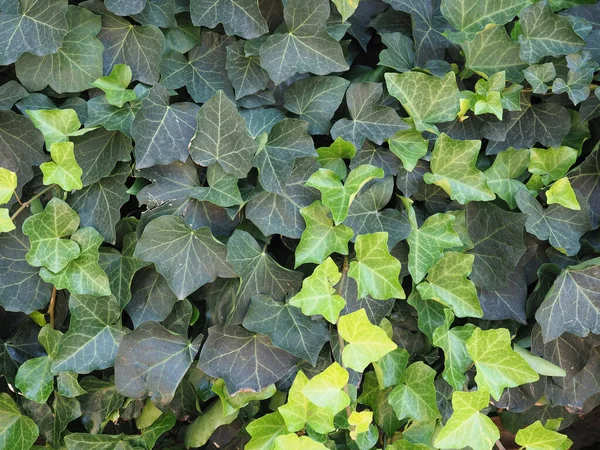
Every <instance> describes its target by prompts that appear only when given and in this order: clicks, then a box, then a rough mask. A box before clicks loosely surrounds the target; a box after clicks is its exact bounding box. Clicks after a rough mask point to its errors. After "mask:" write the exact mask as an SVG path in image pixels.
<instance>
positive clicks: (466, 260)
mask: <svg viewBox="0 0 600 450" xmlns="http://www.w3.org/2000/svg"><path fill="white" fill-rule="evenodd" d="M474 259H475V257H474V256H473V255H465V254H464V253H457V252H446V253H445V254H444V257H443V258H442V259H440V260H439V261H438V262H437V263H435V265H434V266H433V267H432V268H431V269H429V273H428V275H427V281H425V282H423V283H421V284H419V285H418V286H417V289H418V290H419V293H420V294H421V295H422V296H423V298H424V299H433V300H436V301H439V302H442V303H443V304H444V305H448V306H449V307H451V308H452V311H454V314H456V316H457V317H481V316H483V311H482V310H481V305H480V304H479V299H478V298H477V290H476V288H475V285H474V284H473V282H472V281H471V280H467V277H468V276H469V274H470V273H471V268H472V266H473V260H474Z"/></svg>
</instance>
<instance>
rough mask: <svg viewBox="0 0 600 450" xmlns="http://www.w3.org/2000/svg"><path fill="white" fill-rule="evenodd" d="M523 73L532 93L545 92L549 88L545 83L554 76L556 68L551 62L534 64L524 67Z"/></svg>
mask: <svg viewBox="0 0 600 450" xmlns="http://www.w3.org/2000/svg"><path fill="white" fill-rule="evenodd" d="M523 75H525V79H526V80H527V81H528V82H529V84H530V85H531V87H532V88H533V93H534V94H545V93H546V92H548V89H549V88H550V87H549V86H548V84H547V83H548V82H549V81H552V80H554V78H556V68H555V67H554V64H553V63H551V62H549V63H544V64H534V65H531V66H529V67H528V68H527V69H525V70H524V71H523Z"/></svg>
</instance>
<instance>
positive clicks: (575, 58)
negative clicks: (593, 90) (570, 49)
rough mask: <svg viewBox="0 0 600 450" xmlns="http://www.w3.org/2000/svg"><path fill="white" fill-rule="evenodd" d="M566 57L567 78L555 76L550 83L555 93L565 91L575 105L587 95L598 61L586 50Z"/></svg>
mask: <svg viewBox="0 0 600 450" xmlns="http://www.w3.org/2000/svg"><path fill="white" fill-rule="evenodd" d="M566 59H567V67H569V72H568V74H567V80H566V81H565V80H563V79H562V78H560V77H559V78H556V79H555V80H554V83H553V84H552V92H553V93H555V94H563V93H565V92H566V93H567V95H568V96H569V99H570V100H571V102H572V103H573V104H574V105H577V104H578V103H581V102H582V101H584V100H586V99H587V98H588V97H589V95H590V83H591V82H592V78H593V77H594V71H595V70H597V69H598V63H596V61H594V60H593V59H592V55H591V54H590V53H589V52H587V51H583V52H582V53H581V54H578V53H573V54H570V55H567V57H566Z"/></svg>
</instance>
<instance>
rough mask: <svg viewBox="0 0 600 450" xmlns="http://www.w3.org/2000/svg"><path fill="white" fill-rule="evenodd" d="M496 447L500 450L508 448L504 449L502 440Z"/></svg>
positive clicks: (498, 441) (497, 442)
mask: <svg viewBox="0 0 600 450" xmlns="http://www.w3.org/2000/svg"><path fill="white" fill-rule="evenodd" d="M496 447H498V450H506V447H504V445H502V442H500V439H498V440H497V441H496Z"/></svg>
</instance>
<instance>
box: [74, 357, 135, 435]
mask: <svg viewBox="0 0 600 450" xmlns="http://www.w3.org/2000/svg"><path fill="white" fill-rule="evenodd" d="M117 347H118V345H117V346H115V349H114V352H115V354H116V353H117ZM81 387H82V388H83V389H85V391H86V393H85V394H83V395H82V396H80V397H79V401H80V403H81V410H82V413H83V414H82V417H81V421H82V422H83V424H84V426H85V428H86V430H88V432H90V433H96V434H98V433H101V432H102V429H103V428H104V424H105V421H106V419H107V417H108V416H109V415H110V414H111V413H112V412H113V411H116V410H118V409H119V408H121V406H123V402H124V400H125V398H124V397H123V396H122V395H121V394H119V393H118V392H117V389H116V387H115V384H114V383H113V382H111V381H104V380H99V379H98V378H96V377H93V376H87V377H85V378H83V379H82V380H81Z"/></svg>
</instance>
